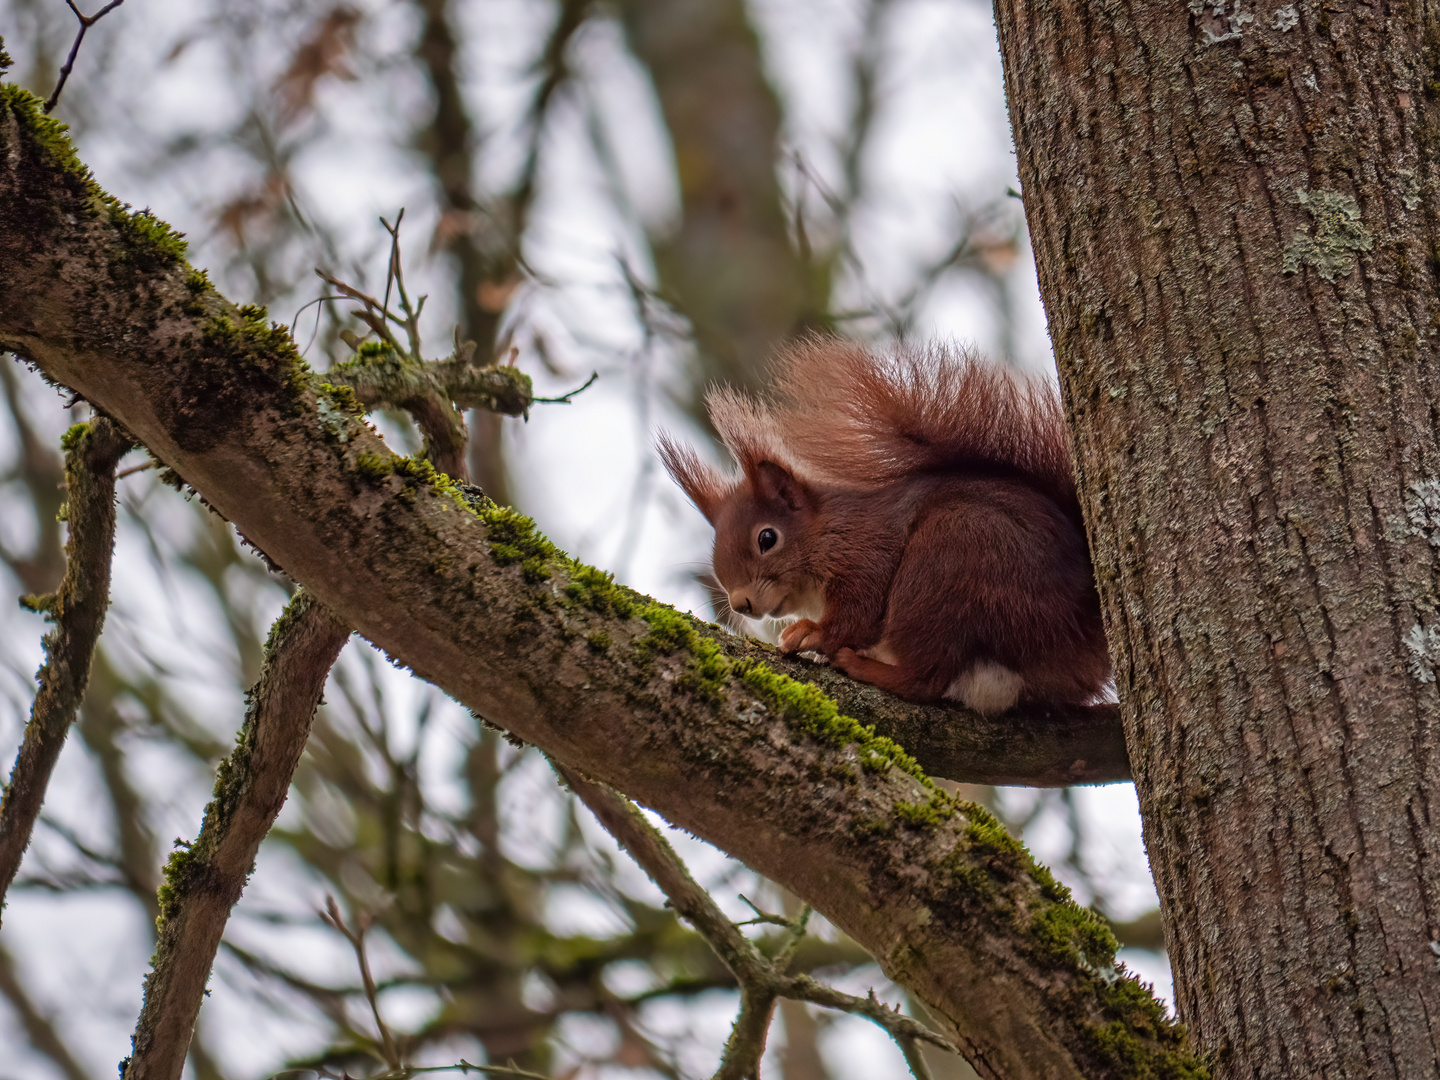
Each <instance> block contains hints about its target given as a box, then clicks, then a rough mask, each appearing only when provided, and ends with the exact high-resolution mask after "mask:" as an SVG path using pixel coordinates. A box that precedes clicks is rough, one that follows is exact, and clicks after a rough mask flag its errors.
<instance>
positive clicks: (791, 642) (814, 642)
mask: <svg viewBox="0 0 1440 1080" xmlns="http://www.w3.org/2000/svg"><path fill="white" fill-rule="evenodd" d="M819 650H820V624H819V623H817V622H816V621H815V620H814V619H800V620H798V621H796V622H793V623H791V624H790V625H789V626H787V627H786V628H785V629H784V630H782V631H781V632H780V651H781V652H782V653H795V652H818V651H819Z"/></svg>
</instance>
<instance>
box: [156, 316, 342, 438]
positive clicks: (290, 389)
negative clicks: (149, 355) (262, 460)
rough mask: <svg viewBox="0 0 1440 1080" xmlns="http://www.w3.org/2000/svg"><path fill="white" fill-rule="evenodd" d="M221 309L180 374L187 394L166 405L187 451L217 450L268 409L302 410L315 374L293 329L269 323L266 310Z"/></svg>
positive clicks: (205, 326)
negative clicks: (237, 430) (292, 338)
mask: <svg viewBox="0 0 1440 1080" xmlns="http://www.w3.org/2000/svg"><path fill="white" fill-rule="evenodd" d="M216 307H217V308H218V310H215V311H214V312H213V313H212V314H211V315H210V316H209V317H208V318H206V319H205V320H204V321H203V323H202V324H201V332H200V341H199V348H198V349H195V350H192V351H190V352H189V354H188V358H187V360H186V361H185V364H184V369H183V370H181V371H177V372H176V375H175V379H176V384H177V386H178V387H180V388H182V389H183V392H177V393H175V394H173V395H171V396H170V397H169V398H167V399H165V401H164V402H163V407H164V408H168V409H169V410H170V412H169V415H168V416H165V417H162V419H163V420H165V421H166V422H167V423H168V425H169V426H170V427H171V429H172V431H173V432H174V435H175V439H176V441H177V442H178V443H179V444H180V446H181V448H182V449H185V450H192V451H202V452H203V451H205V450H209V449H211V448H213V447H214V446H216V445H218V444H219V443H220V442H221V441H222V440H224V439H225V438H227V437H228V436H229V435H230V434H231V433H232V432H233V431H234V430H235V429H236V428H237V427H239V426H241V425H244V424H246V423H247V422H248V419H249V418H250V417H251V416H252V415H253V414H254V413H255V412H256V411H258V410H260V409H263V408H266V407H267V406H268V407H274V406H276V405H279V406H280V407H282V408H284V409H289V410H295V409H298V408H299V407H300V404H301V402H302V401H304V399H305V394H306V391H308V390H309V388H310V384H311V380H312V378H313V374H314V373H313V372H311V371H310V368H309V366H308V365H306V363H305V361H304V360H303V359H302V358H301V357H300V354H299V352H298V350H296V348H295V343H294V341H293V340H291V338H290V333H289V330H288V328H287V327H284V326H281V325H279V324H271V323H269V322H267V321H266V315H265V309H264V308H261V307H245V308H240V309H234V308H230V307H229V306H228V305H224V304H219V303H217V305H216Z"/></svg>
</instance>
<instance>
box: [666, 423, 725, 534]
mask: <svg viewBox="0 0 1440 1080" xmlns="http://www.w3.org/2000/svg"><path fill="white" fill-rule="evenodd" d="M656 447H657V449H658V450H659V451H660V460H661V461H663V462H664V463H665V471H666V472H668V473H669V474H670V476H671V478H672V479H674V481H675V482H676V483H677V484H679V485H680V487H681V488H682V489H684V491H685V494H686V495H688V496H690V501H691V502H693V503H694V504H695V508H696V509H697V510H699V511H700V513H702V514H704V515H705V520H706V521H708V522H710V524H711V525H714V524H715V515H716V514H717V513H719V510H720V503H721V502H722V501H723V499H724V498H725V492H726V490H727V489H728V488H729V487H730V485H729V484H728V483H727V482H726V481H725V478H724V477H722V476H721V475H720V474H719V473H718V472H716V471H715V469H714V468H712V467H711V466H709V465H707V464H705V462H703V461H701V460H700V455H699V454H697V453H695V451H694V450H692V449H691V448H690V447H688V446H683V445H681V444H680V443H678V442H676V441H675V440H674V439H672V438H671V437H670V436H669V435H663V434H662V435H661V436H660V439H659V441H658V442H657V444H656Z"/></svg>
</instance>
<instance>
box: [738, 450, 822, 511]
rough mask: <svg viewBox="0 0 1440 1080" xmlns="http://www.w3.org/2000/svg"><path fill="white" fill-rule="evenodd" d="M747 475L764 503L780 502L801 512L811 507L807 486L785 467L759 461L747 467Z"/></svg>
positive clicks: (771, 462) (790, 508)
mask: <svg viewBox="0 0 1440 1080" xmlns="http://www.w3.org/2000/svg"><path fill="white" fill-rule="evenodd" d="M745 475H746V477H747V478H748V479H749V480H750V483H751V485H752V486H753V487H754V488H755V494H756V496H757V497H758V498H759V499H760V500H761V501H762V502H771V503H776V502H778V503H780V504H781V505H783V506H784V507H786V508H787V509H789V510H801V509H804V508H806V507H809V506H810V505H811V502H810V493H809V492H808V491H806V490H805V485H804V484H802V483H801V482H800V481H799V480H798V479H796V477H795V474H794V473H792V472H791V471H790V470H789V469H787V468H785V466H784V465H777V464H776V463H775V462H773V461H757V462H756V463H755V464H753V465H748V464H747V465H746V467H745Z"/></svg>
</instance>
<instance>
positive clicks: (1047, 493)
mask: <svg viewBox="0 0 1440 1080" xmlns="http://www.w3.org/2000/svg"><path fill="white" fill-rule="evenodd" d="M774 375H775V379H774V389H773V392H772V394H771V395H770V396H769V397H768V398H763V399H762V398H751V397H747V396H745V395H743V394H740V393H738V392H736V391H733V390H729V389H717V390H714V391H712V392H711V393H710V394H709V396H708V397H707V399H706V401H707V405H708V407H709V412H710V419H711V422H712V423H713V424H714V425H715V429H716V431H718V432H719V434H720V437H721V439H722V440H723V441H724V443H725V445H726V447H727V448H728V449H729V450H730V452H731V454H732V455H734V457H735V460H736V462H737V463H738V464H739V466H740V472H739V475H737V476H732V477H726V476H723V475H721V474H720V473H719V472H718V471H716V470H715V469H714V468H712V467H710V466H709V465H707V464H705V463H704V462H703V461H701V459H700V458H699V456H698V455H697V454H696V453H695V451H694V450H693V449H691V448H689V447H687V446H682V445H681V444H679V443H677V442H675V441H674V440H673V439H671V438H670V437H668V436H662V437H661V439H660V444H659V448H660V454H661V457H662V458H663V460H664V462H665V467H666V468H667V469H668V470H669V472H670V475H671V476H672V477H674V478H675V481H676V482H677V483H678V484H679V485H680V486H681V487H682V488H683V489H684V490H685V493H686V494H687V495H688V496H689V497H690V499H691V501H692V502H694V504H695V505H696V507H698V508H699V510H700V512H701V513H702V514H704V515H705V517H706V519H707V520H708V521H709V522H710V524H711V525H713V526H714V527H715V553H714V570H715V576H716V578H717V579H718V581H719V583H720V585H721V587H722V588H723V589H724V590H725V592H726V594H727V595H728V597H729V602H730V606H731V608H732V609H733V610H734V611H735V612H737V613H739V614H741V615H747V616H751V617H755V618H763V617H769V618H775V619H794V620H795V621H793V622H791V623H790V625H789V626H787V627H786V628H785V630H784V631H783V633H782V634H781V637H780V648H781V651H782V652H786V653H794V652H817V653H821V654H823V655H825V656H826V657H828V658H829V660H830V662H831V663H832V664H834V666H836V667H838V668H839V669H840V670H842V671H844V672H845V673H846V674H847V675H849V676H851V677H852V678H855V679H859V680H861V681H863V682H868V683H873V684H875V685H876V686H879V687H882V688H883V689H885V690H889V691H890V692H892V693H895V694H898V695H900V696H901V697H905V698H909V699H910V700H912V701H927V702H928V701H938V700H941V699H949V700H955V701H960V702H962V703H964V704H965V705H967V706H969V707H970V708H972V709H975V710H978V711H980V712H986V713H996V712H1001V711H1003V710H1005V709H1008V708H1010V707H1011V706H1012V705H1014V704H1016V703H1017V702H1019V701H1044V702H1054V703H1084V702H1088V701H1091V700H1093V699H1094V698H1095V697H1096V696H1097V695H1098V694H1100V693H1101V692H1102V690H1103V689H1104V687H1105V685H1106V683H1107V682H1108V680H1109V678H1110V655H1109V652H1108V650H1107V648H1106V644H1105V632H1104V627H1103V626H1102V625H1101V620H1100V602H1099V598H1098V595H1097V593H1096V590H1095V580H1094V571H1093V569H1092V567H1091V563H1090V552H1089V548H1088V547H1087V545H1086V542H1085V531H1084V525H1083V522H1082V521H1081V517H1080V504H1079V500H1078V497H1077V495H1076V492H1075V480H1074V475H1073V473H1072V470H1071V465H1070V456H1069V450H1068V446H1067V442H1066V434H1065V426H1064V415H1063V413H1062V411H1061V408H1060V402H1059V397H1058V394H1057V393H1056V391H1055V390H1054V388H1053V387H1052V386H1051V385H1050V384H1049V383H1048V382H1047V381H1041V380H1028V379H1025V378H1023V377H1020V376H1017V375H1012V374H1010V373H1008V372H1006V371H1004V370H1001V369H999V368H996V367H994V366H992V365H988V364H986V363H984V362H982V361H980V360H978V359H977V358H976V357H975V356H973V355H972V354H970V353H969V352H966V351H963V350H960V349H956V348H951V347H945V346H940V345H930V346H927V347H924V348H918V349H917V348H911V347H895V348H892V349H891V350H890V351H887V352H884V353H880V352H875V351H872V350H871V349H869V348H867V347H865V346H863V345H860V344H858V343H855V342H851V341H845V340H841V339H837V338H823V337H812V338H809V339H806V340H804V341H801V342H799V343H797V344H795V345H793V346H791V347H790V348H788V349H787V350H786V351H785V352H784V353H783V354H782V355H781V356H780V358H779V360H778V362H777V363H776V365H775V372H774Z"/></svg>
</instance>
